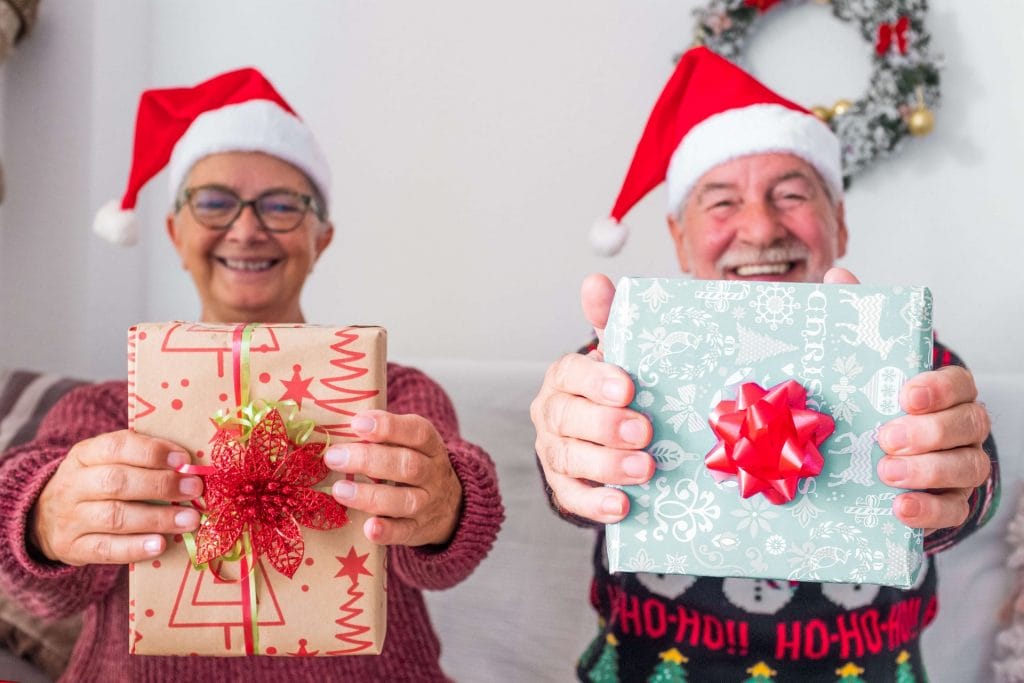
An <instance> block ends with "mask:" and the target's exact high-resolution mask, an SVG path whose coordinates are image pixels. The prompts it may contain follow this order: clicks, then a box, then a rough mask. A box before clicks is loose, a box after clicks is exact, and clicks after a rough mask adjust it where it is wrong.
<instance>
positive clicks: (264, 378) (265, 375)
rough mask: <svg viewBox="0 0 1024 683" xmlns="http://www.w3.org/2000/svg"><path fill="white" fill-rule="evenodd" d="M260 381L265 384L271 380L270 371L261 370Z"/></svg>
mask: <svg viewBox="0 0 1024 683" xmlns="http://www.w3.org/2000/svg"><path fill="white" fill-rule="evenodd" d="M260 381H261V382H263V383H264V384H266V383H267V382H269V381H270V373H269V372H261V373H260Z"/></svg>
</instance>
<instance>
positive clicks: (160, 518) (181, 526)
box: [75, 500, 199, 536]
mask: <svg viewBox="0 0 1024 683" xmlns="http://www.w3.org/2000/svg"><path fill="white" fill-rule="evenodd" d="M75 524H76V526H77V528H76V529H75V532H76V533H77V534H78V535H79V536H84V535H91V534H99V535H110V534H121V535H135V534H178V533H183V532H187V531H195V530H196V529H197V528H199V512H198V511H197V510H196V509H195V508H192V507H188V506H184V505H147V504H146V503H126V502H123V501H117V500H106V501H86V502H84V503H81V504H80V505H78V506H77V507H76V509H75Z"/></svg>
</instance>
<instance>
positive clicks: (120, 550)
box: [61, 534, 167, 565]
mask: <svg viewBox="0 0 1024 683" xmlns="http://www.w3.org/2000/svg"><path fill="white" fill-rule="evenodd" d="M166 549H167V539H166V538H164V537H163V536H161V535H160V534H146V535H141V536H119V535H114V534H89V535H87V536H81V537H79V538H77V539H75V541H74V543H73V544H72V546H71V548H70V549H69V550H68V554H67V555H66V556H65V557H63V558H61V561H62V562H64V563H65V564H71V565H83V564H127V563H129V562H142V561H144V560H151V559H153V558H155V557H158V556H160V555H162V554H163V552H164V551H165V550H166Z"/></svg>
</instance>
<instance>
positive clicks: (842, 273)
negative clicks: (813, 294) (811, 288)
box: [823, 268, 860, 285]
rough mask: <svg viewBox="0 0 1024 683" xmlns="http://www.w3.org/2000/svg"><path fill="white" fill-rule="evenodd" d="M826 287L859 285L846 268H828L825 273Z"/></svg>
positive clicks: (858, 281)
mask: <svg viewBox="0 0 1024 683" xmlns="http://www.w3.org/2000/svg"><path fill="white" fill-rule="evenodd" d="M823 281H824V283H825V284H826V285H859V284H860V280H858V279H857V277H856V276H855V275H854V274H853V273H851V272H850V271H848V270H847V269H846V268H829V270H828V272H827V273H825V278H824V280H823Z"/></svg>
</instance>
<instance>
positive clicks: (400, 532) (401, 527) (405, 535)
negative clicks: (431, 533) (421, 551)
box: [363, 517, 433, 545]
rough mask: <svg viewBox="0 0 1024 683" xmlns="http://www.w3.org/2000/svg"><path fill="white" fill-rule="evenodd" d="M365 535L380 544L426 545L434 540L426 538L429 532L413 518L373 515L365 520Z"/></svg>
mask: <svg viewBox="0 0 1024 683" xmlns="http://www.w3.org/2000/svg"><path fill="white" fill-rule="evenodd" d="M363 535H364V536H366V539H367V540H368V541H370V542H371V543H376V544H378V545H424V544H425V543H432V542H433V541H431V540H426V539H427V537H428V533H427V532H426V530H425V529H424V528H423V527H421V526H420V525H419V524H417V523H416V520H412V519H391V518H388V517H371V518H370V519H368V520H366V521H365V522H363Z"/></svg>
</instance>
